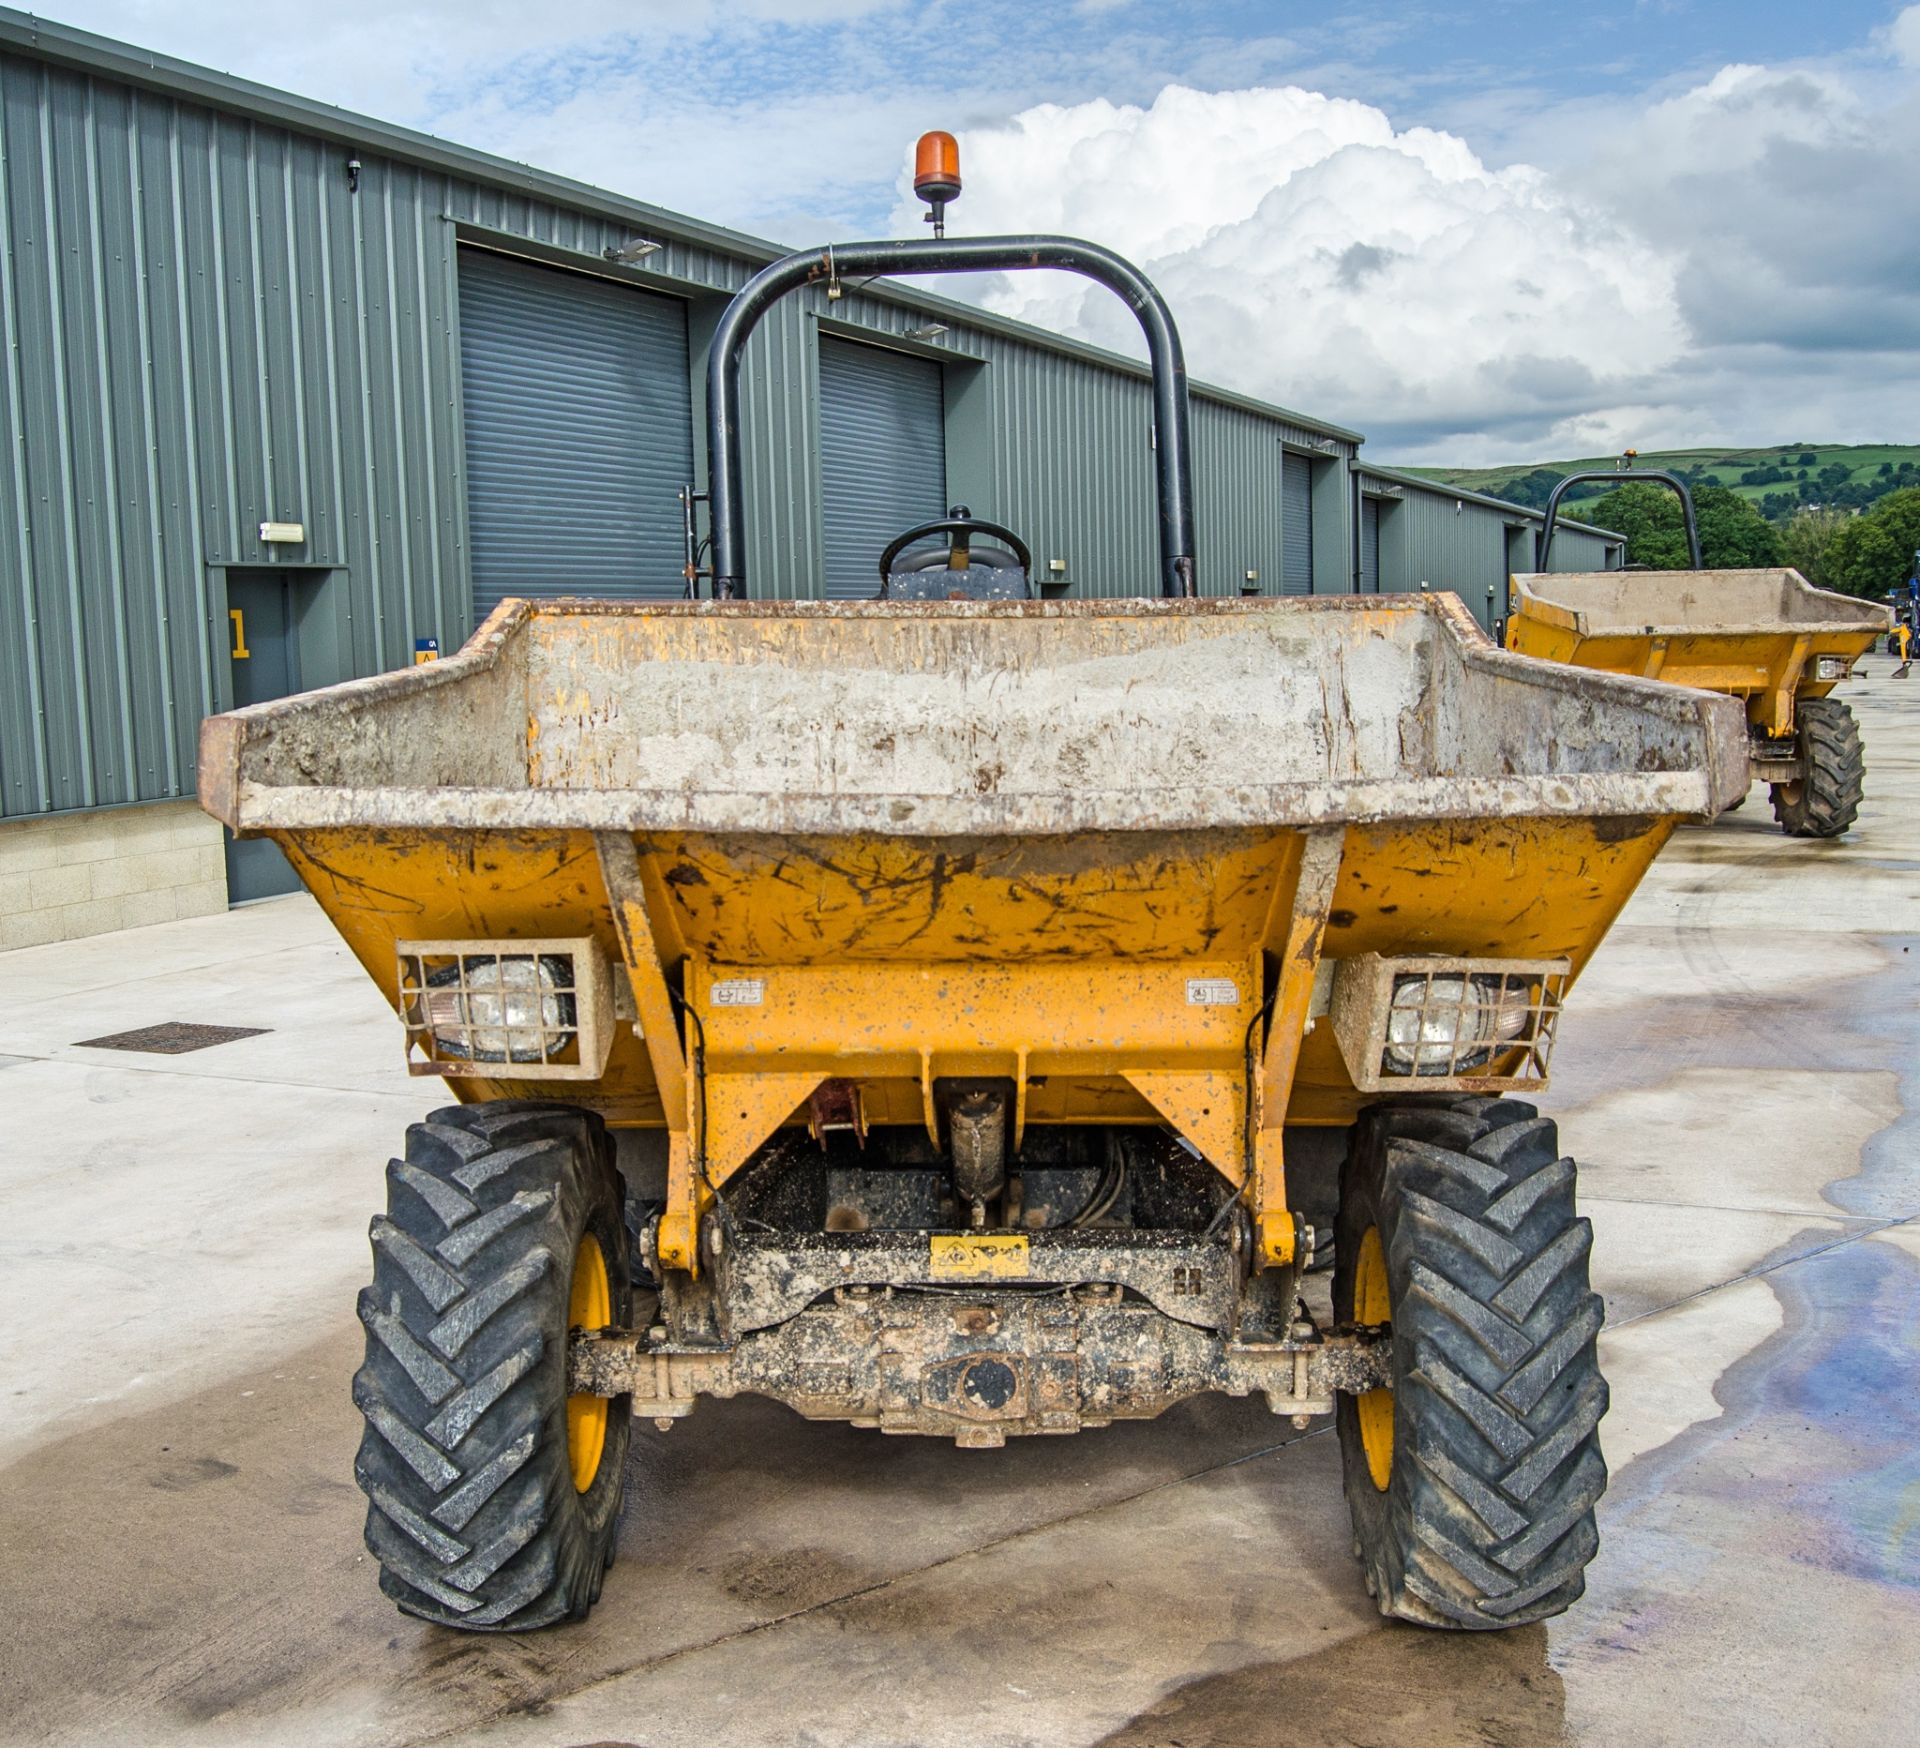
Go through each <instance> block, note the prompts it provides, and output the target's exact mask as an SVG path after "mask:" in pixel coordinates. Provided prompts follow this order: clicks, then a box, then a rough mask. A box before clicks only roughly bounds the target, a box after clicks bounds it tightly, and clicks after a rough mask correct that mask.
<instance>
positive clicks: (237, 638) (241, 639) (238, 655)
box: [227, 607, 253, 662]
mask: <svg viewBox="0 0 1920 1748" xmlns="http://www.w3.org/2000/svg"><path fill="white" fill-rule="evenodd" d="M227 617H228V618H229V619H231V620H232V621H233V659H234V660H235V661H237V662H245V661H251V660H252V659H253V652H252V651H251V650H250V649H248V648H247V622H246V621H245V620H244V619H242V618H241V617H240V609H239V608H238V607H229V608H228V609H227Z"/></svg>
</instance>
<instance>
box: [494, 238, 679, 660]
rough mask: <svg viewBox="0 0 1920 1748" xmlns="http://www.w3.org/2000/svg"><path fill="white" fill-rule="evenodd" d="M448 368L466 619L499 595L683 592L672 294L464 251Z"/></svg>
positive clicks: (675, 319)
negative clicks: (463, 457) (460, 409)
mask: <svg viewBox="0 0 1920 1748" xmlns="http://www.w3.org/2000/svg"><path fill="white" fill-rule="evenodd" d="M460 376H461V389H462V394H463V398H464V401H465V409H466V438H467V523H468V528H469V530H470V533H471V536H472V542H473V548H472V563H473V605H474V618H475V623H476V624H477V623H478V622H479V620H481V619H483V618H485V617H486V615H487V614H488V613H490V612H491V611H492V610H493V608H494V607H495V606H497V605H498V604H499V602H500V600H501V599H502V598H503V597H504V596H507V595H531V596H550V595H605V596H614V597H617V598H619V599H622V600H637V599H661V598H666V599H671V598H673V597H675V596H678V595H680V594H681V593H682V592H683V590H684V589H685V586H686V584H685V578H684V577H683V575H682V565H683V564H684V562H685V549H684V546H683V544H682V533H681V511H680V504H679V499H678V497H677V495H676V494H678V493H679V492H680V491H681V490H682V489H683V488H684V487H685V486H686V485H687V484H688V483H689V482H690V481H691V480H692V478H693V388H692V382H691V378H690V377H689V374H688V368H687V317H686V309H685V307H684V306H683V305H682V304H680V303H679V302H678V301H677V300H675V299H673V298H669V297H656V296H652V295H650V294H648V293H646V292H643V291H634V290H632V289H630V288H629V287H627V286H624V285H614V284H611V283H609V282H608V281H606V280H601V279H595V278H593V277H592V276H591V275H588V274H583V273H564V272H561V271H559V270H558V269H556V268H550V267H540V266H536V265H534V264H533V263H532V262H528V261H521V260H517V259H515V258H513V257H511V256H507V255H495V254H491V253H489V252H487V251H486V250H482V249H463V250H461V252H460Z"/></svg>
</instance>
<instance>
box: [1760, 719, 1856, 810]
mask: <svg viewBox="0 0 1920 1748" xmlns="http://www.w3.org/2000/svg"><path fill="white" fill-rule="evenodd" d="M1798 715H1799V719H1800V721H1799V728H1798V731H1797V733H1798V738H1799V742H1800V756H1801V758H1802V759H1804V760H1805V761H1806V775H1805V776H1804V777H1802V778H1801V779H1800V781H1799V782H1797V783H1776V784H1774V785H1773V817H1774V818H1775V819H1776V820H1777V821H1779V824H1780V829H1781V830H1782V831H1783V832H1785V833H1786V834H1787V836H1788V837H1790V838H1837V837H1839V836H1840V835H1841V834H1842V833H1844V832H1845V831H1846V830H1847V829H1848V828H1849V827H1850V826H1851V825H1852V824H1853V822H1854V820H1855V819H1856V818H1858V817H1859V813H1860V798H1861V795H1862V794H1863V792H1864V790H1865V786H1866V774H1867V759H1866V753H1865V751H1864V749H1863V748H1862V747H1861V745H1860V725H1859V723H1857V722H1855V721H1854V719H1853V712H1852V711H1851V710H1849V709H1848V708H1847V706H1846V705H1844V704H1843V703H1841V702H1840V700H1839V699H1837V698H1807V699H1803V700H1802V701H1801V703H1800V705H1799V709H1798Z"/></svg>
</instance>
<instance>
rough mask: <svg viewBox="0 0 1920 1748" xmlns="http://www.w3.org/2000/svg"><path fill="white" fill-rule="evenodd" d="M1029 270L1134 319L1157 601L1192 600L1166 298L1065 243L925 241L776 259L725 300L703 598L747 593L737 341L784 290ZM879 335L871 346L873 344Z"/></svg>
mask: <svg viewBox="0 0 1920 1748" xmlns="http://www.w3.org/2000/svg"><path fill="white" fill-rule="evenodd" d="M1038 267H1052V268H1059V269H1061V270H1063V271H1065V272H1068V273H1079V274H1082V275H1084V276H1085V277H1086V278H1088V279H1091V280H1095V281H1097V282H1098V283H1099V284H1101V285H1104V286H1106V287H1107V288H1108V289H1109V290H1111V291H1113V292H1116V293H1118V294H1119V296H1120V298H1121V300H1122V301H1123V302H1124V303H1125V304H1126V305H1127V307H1128V308H1129V309H1131V310H1132V311H1133V313H1134V315H1135V316H1136V317H1138V318H1139V322H1140V326H1141V329H1142V331H1143V332H1144V333H1145V334H1146V337H1147V356H1148V359H1149V361H1150V362H1151V364H1152V367H1153V426H1154V445H1155V447H1154V464H1155V471H1156V474H1157V477H1158V485H1159V493H1160V592H1161V594H1163V595H1174V596H1185V595H1192V594H1194V593H1196V592H1197V591H1196V586H1195V581H1194V566H1193V559H1194V552H1193V547H1194V540H1193V520H1194V517H1193V464H1192V459H1191V440H1190V437H1189V435H1188V423H1189V419H1188V411H1187V363H1186V357H1185V354H1184V353H1183V352H1182V351H1181V348H1180V330H1179V329H1178V328H1176V327H1175V326H1174V322H1173V314H1172V312H1171V311H1170V310H1169V309H1168V308H1167V305H1166V300H1165V299H1164V298H1162V297H1161V295H1160V293H1159V292H1158V291H1156V290H1155V289H1154V287H1153V284H1152V282H1151V281H1150V280H1149V279H1148V278H1147V277H1146V275H1145V274H1144V273H1142V272H1141V271H1140V270H1139V268H1137V267H1135V266H1134V265H1133V264H1132V263H1131V262H1129V261H1126V260H1123V259H1122V258H1121V257H1120V256H1118V255H1116V254H1114V253H1113V252H1112V251H1111V250H1110V249H1103V248H1101V247H1100V245H1099V244H1097V243H1086V242H1081V241H1079V240H1078V239H1077V238H1073V237H1039V236H1035V237H958V238H924V239H921V240H918V241H915V242H886V243H835V244H834V245H833V246H832V247H831V248H822V249H809V250H805V251H803V252H802V253H800V254H797V255H787V256H784V257H783V258H782V259H780V260H778V261H775V262H773V263H771V264H770V265H768V266H766V267H763V268H761V269H760V271H759V272H758V273H756V274H755V275H754V276H753V277H752V278H751V279H749V280H748V281H747V283H746V284H745V285H743V286H742V287H741V288H740V290H739V291H738V292H736V293H735V294H734V298H733V301H732V302H731V303H730V304H728V305H727V308H726V312H725V314H723V315H722V316H721V318H720V325H719V327H717V328H716V329H715V330H714V335H713V347H712V351H711V352H710V354H709V355H708V358H707V465H708V468H709V470H710V472H711V475H712V486H711V497H712V515H713V593H714V597H715V599H717V600H729V599H733V600H738V599H744V598H745V596H746V593H747V570H746V565H747V516H746V499H745V494H744V492H743V491H742V479H741V466H740V417H741V414H740V360H741V356H742V354H743V352H744V350H745V348H746V343H747V338H748V336H749V335H750V334H752V332H753V330H754V328H755V327H756V326H757V325H758V323H759V321H760V318H761V317H762V316H763V315H765V314H766V312H767V311H768V309H770V308H771V307H772V306H773V304H774V303H776V302H777V301H778V300H779V299H780V298H782V297H785V296H786V295H787V294H788V293H789V292H792V291H798V290H800V289H801V288H802V287H805V286H808V285H815V284H820V283H826V284H832V283H834V282H835V281H836V280H838V279H840V278H842V277H845V276H848V275H857V276H859V277H861V278H871V277H875V276H878V275H881V274H915V273H1010V272H1020V271H1023V270H1028V269H1032V268H1038ZM879 337H880V336H876V338H879Z"/></svg>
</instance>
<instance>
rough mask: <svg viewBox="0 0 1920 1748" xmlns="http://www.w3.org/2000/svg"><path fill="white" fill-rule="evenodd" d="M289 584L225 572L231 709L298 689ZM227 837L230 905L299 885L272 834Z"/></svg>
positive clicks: (284, 576) (273, 577) (269, 573)
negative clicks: (261, 836) (264, 836)
mask: <svg viewBox="0 0 1920 1748" xmlns="http://www.w3.org/2000/svg"><path fill="white" fill-rule="evenodd" d="M293 587H294V583H293V577H292V575H291V574H289V573H287V572H283V571H273V570H230V571H228V572H227V631H228V636H229V639H230V648H229V650H228V659H229V661H230V662H231V664H232V668H233V703H234V708H235V709H239V708H240V707H241V706H243V705H247V704H265V703H266V702H267V701H268V700H269V699H273V698H284V697H286V696H287V694H288V693H289V692H295V691H298V690H299V687H300V675H299V664H298V661H297V659H296V656H295V652H294V644H293V624H294V614H293ZM226 840H227V902H228V903H229V904H245V903H246V902H247V901H248V900H249V899H254V898H273V897H276V896H278V895H279V894H280V893H283V892H298V891H299V890H300V877H299V876H298V875H297V874H295V873H294V871H293V865H292V864H291V863H290V862H288V860H287V859H286V857H285V856H283V855H281V853H280V846H279V845H278V844H276V843H274V842H273V840H272V839H271V838H236V837H235V836H234V835H233V833H232V832H228V833H226Z"/></svg>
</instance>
